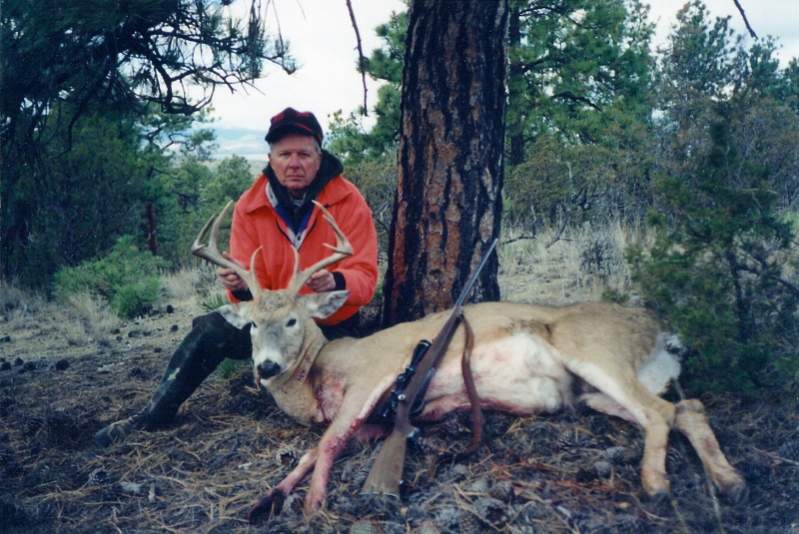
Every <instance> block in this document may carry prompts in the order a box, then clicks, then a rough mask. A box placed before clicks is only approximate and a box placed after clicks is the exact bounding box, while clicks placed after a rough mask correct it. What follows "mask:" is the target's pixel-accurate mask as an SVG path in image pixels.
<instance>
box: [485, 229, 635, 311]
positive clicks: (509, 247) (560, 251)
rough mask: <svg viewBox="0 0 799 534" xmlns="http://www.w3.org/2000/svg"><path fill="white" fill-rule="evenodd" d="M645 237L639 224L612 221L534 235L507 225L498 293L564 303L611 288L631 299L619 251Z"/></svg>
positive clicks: (594, 297) (516, 298) (627, 273)
mask: <svg viewBox="0 0 799 534" xmlns="http://www.w3.org/2000/svg"><path fill="white" fill-rule="evenodd" d="M648 239H649V238H648V236H646V235H645V234H644V233H643V232H642V231H641V230H640V229H637V228H630V227H625V226H622V225H621V224H620V223H619V222H616V221H614V222H610V223H608V224H606V225H603V226H596V225H591V224H585V225H583V226H582V227H580V228H572V229H567V230H565V231H564V232H563V233H559V232H558V231H557V229H554V228H550V229H547V230H545V231H543V232H541V233H539V234H537V235H535V236H528V235H525V234H524V233H523V232H522V231H521V230H519V229H515V228H510V229H507V230H506V231H505V232H504V235H503V237H502V245H501V246H500V248H499V256H500V287H501V289H502V298H503V299H506V300H511V301H517V302H540V303H547V304H566V303H570V302H577V301H584V300H598V299H601V298H602V295H603V293H605V292H606V291H613V292H616V293H622V294H627V295H629V296H630V297H631V298H632V300H633V301H635V300H636V296H635V294H634V287H633V284H632V282H631V274H630V270H629V267H628V266H627V263H626V261H625V259H624V251H625V249H626V248H627V247H628V246H630V245H632V244H636V243H641V242H647V241H648Z"/></svg>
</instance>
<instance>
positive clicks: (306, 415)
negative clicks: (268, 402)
mask: <svg viewBox="0 0 799 534" xmlns="http://www.w3.org/2000/svg"><path fill="white" fill-rule="evenodd" d="M310 322H311V323H312V326H311V325H308V326H309V327H306V329H305V332H306V334H305V337H304V338H303V343H302V348H301V349H300V351H301V352H300V356H299V358H298V359H297V363H296V364H295V366H294V368H293V369H291V370H289V371H287V372H286V373H284V374H282V375H281V376H279V377H277V379H276V380H275V382H274V383H273V384H271V387H270V388H269V392H270V393H271V394H272V397H274V399H275V402H276V403H277V405H278V406H279V407H280V409H281V410H283V411H284V412H286V413H287V414H288V415H289V416H290V417H292V418H294V419H296V420H297V421H299V422H301V423H303V424H311V423H321V422H323V421H324V414H323V412H322V409H321V406H320V405H319V400H318V399H317V397H316V395H315V392H314V380H313V378H312V375H316V374H318V373H312V372H311V368H312V367H313V365H314V363H315V362H316V359H317V357H318V356H319V354H320V353H321V352H322V349H323V348H324V347H325V345H326V344H327V338H325V336H324V334H322V331H321V330H320V329H319V327H318V326H316V323H314V322H313V320H311V321H310Z"/></svg>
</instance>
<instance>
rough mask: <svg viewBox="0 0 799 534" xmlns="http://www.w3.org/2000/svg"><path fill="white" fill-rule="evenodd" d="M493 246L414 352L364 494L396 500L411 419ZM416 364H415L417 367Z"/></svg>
mask: <svg viewBox="0 0 799 534" xmlns="http://www.w3.org/2000/svg"><path fill="white" fill-rule="evenodd" d="M496 245H497V240H496V239H495V240H494V241H493V242H492V243H491V246H490V247H488V251H487V252H486V253H485V255H484V256H483V258H482V259H481V260H480V264H479V265H478V266H477V269H476V270H475V271H474V273H472V276H470V277H469V280H467V282H466V285H464V286H463V290H462V291H461V293H460V295H459V296H458V300H457V301H455V306H454V307H453V308H452V311H451V312H450V314H449V317H448V318H447V321H446V322H445V323H444V326H443V327H441V331H440V332H439V333H438V334H437V335H436V337H435V338H433V341H432V342H430V341H428V340H426V339H423V340H421V341H420V342H419V344H418V345H417V346H416V348H415V349H414V357H413V362H412V364H411V365H412V366H413V367H415V371H414V372H413V376H412V377H410V379H409V380H408V381H407V384H405V386H404V389H403V391H402V392H400V393H399V394H398V395H396V399H395V403H396V416H395V417H394V428H393V430H392V432H391V434H390V435H389V436H388V438H387V439H386V440H385V442H384V443H383V447H382V448H381V449H380V452H379V453H378V455H377V458H376V459H375V462H374V464H373V465H372V470H371V471H370V472H369V476H368V477H367V479H366V482H365V483H364V485H363V491H364V492H372V493H388V494H392V495H397V496H399V487H400V484H401V482H402V470H403V467H404V466H405V451H406V449H407V444H408V440H409V439H413V438H414V437H416V435H417V434H418V432H419V429H417V428H416V427H415V426H413V425H412V424H411V421H410V419H411V415H415V413H413V412H414V410H415V411H421V406H420V405H421V401H422V398H423V397H424V393H425V391H426V389H427V386H428V384H429V383H430V380H431V379H432V377H433V375H434V374H435V372H436V367H437V366H438V364H439V363H440V362H441V359H442V358H443V357H444V354H445V353H446V352H447V347H448V346H449V343H450V341H451V340H452V336H453V335H454V334H455V330H456V329H457V328H458V325H459V324H460V322H461V319H462V318H463V303H464V301H465V300H466V298H467V297H468V296H469V293H471V290H472V287H474V284H475V282H476V281H477V277H478V276H479V275H480V271H482V270H483V267H485V264H486V262H487V261H488V258H489V257H490V256H491V253H492V252H493V251H494V248H495V247H496ZM417 361H418V363H417Z"/></svg>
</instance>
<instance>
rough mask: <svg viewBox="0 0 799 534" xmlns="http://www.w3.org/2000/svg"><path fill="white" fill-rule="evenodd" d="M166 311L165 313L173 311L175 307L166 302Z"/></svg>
mask: <svg viewBox="0 0 799 534" xmlns="http://www.w3.org/2000/svg"><path fill="white" fill-rule="evenodd" d="M166 312H167V313H175V307H174V306H172V305H171V304H167V305H166Z"/></svg>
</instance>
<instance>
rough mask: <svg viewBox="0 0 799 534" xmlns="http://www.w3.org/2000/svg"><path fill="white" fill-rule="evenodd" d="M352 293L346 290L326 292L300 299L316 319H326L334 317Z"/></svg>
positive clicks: (304, 296)
mask: <svg viewBox="0 0 799 534" xmlns="http://www.w3.org/2000/svg"><path fill="white" fill-rule="evenodd" d="M349 296H350V292H349V291H347V290H346V289H345V290H341V291H326V292H324V293H310V294H308V295H303V296H302V297H300V301H301V303H302V304H303V305H304V306H305V309H306V310H308V313H310V314H311V317H313V318H314V319H326V318H327V317H330V316H331V315H333V314H334V313H335V312H336V310H338V309H339V308H341V306H343V305H344V303H345V302H347V297H349Z"/></svg>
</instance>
